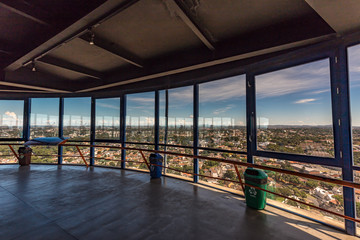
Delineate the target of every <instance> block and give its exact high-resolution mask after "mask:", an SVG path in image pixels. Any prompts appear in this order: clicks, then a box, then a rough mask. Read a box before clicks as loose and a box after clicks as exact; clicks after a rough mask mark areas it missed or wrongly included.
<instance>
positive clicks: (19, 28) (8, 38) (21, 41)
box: [0, 7, 44, 51]
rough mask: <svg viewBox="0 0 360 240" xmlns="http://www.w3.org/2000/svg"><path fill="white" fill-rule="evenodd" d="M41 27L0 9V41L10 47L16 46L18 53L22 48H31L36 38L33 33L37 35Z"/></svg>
mask: <svg viewBox="0 0 360 240" xmlns="http://www.w3.org/2000/svg"><path fill="white" fill-rule="evenodd" d="M43 27H44V26H42V25H41V24H39V23H36V22H34V21H29V20H28V19H27V18H25V17H23V16H20V15H18V14H16V13H14V12H11V11H9V10H8V9H5V8H1V7H0V33H1V34H0V41H1V42H6V43H8V44H9V45H10V44H11V45H12V46H15V45H18V49H17V50H18V51H21V50H22V48H23V47H24V46H31V45H32V44H33V41H35V40H36V38H37V37H38V36H36V35H35V34H34V33H38V32H39V31H41V30H42V29H43ZM25 40H26V41H25Z"/></svg>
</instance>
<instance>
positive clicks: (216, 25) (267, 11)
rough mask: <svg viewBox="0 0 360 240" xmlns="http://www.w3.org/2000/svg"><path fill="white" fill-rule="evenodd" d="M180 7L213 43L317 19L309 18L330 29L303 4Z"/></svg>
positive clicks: (246, 1) (237, 0) (264, 0)
mask: <svg viewBox="0 0 360 240" xmlns="http://www.w3.org/2000/svg"><path fill="white" fill-rule="evenodd" d="M183 4H184V5H185V6H186V7H187V8H188V9H189V12H190V13H191V14H192V16H193V17H194V18H196V19H197V20H198V21H199V22H200V23H201V25H202V26H203V27H204V30H205V31H206V32H208V33H210V34H211V36H212V37H213V39H214V40H217V41H223V40H226V39H230V38H235V37H239V36H242V35H245V34H247V33H249V32H254V31H257V30H262V29H265V28H267V27H271V26H279V25H280V24H284V23H286V22H288V21H294V20H296V19H302V18H306V17H308V16H310V15H313V16H315V17H317V18H316V19H314V18H312V20H313V21H312V22H311V24H312V25H315V26H319V27H322V28H326V29H327V30H329V31H331V28H330V27H329V26H328V25H327V24H326V23H325V22H324V21H323V20H322V19H321V18H320V17H318V16H317V14H316V12H315V11H313V9H312V8H311V7H309V6H308V4H306V3H305V1H304V0H272V1H269V0H257V1H251V0H231V1H218V0H206V1H191V0H184V1H183ZM303 24H305V23H303ZM310 27H311V26H310Z"/></svg>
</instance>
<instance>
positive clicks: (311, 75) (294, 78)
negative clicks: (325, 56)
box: [256, 60, 330, 99]
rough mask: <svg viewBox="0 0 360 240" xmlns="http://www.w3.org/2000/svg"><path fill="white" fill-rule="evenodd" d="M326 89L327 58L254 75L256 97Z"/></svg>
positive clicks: (327, 78)
mask: <svg viewBox="0 0 360 240" xmlns="http://www.w3.org/2000/svg"><path fill="white" fill-rule="evenodd" d="M327 89H328V90H330V70H329V63H328V61H327V60H323V61H320V62H316V63H309V64H304V65H300V66H297V67H292V68H287V69H284V70H280V71H276V72H272V73H267V74H263V75H259V76H257V77H256V97H257V98H258V99H261V98H267V97H277V96H282V95H287V94H294V93H299V92H306V91H314V90H315V92H316V91H317V94H319V93H321V92H325V91H326V90H327ZM315 94H316V93H315Z"/></svg>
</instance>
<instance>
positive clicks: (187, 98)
mask: <svg viewBox="0 0 360 240" xmlns="http://www.w3.org/2000/svg"><path fill="white" fill-rule="evenodd" d="M168 92H169V117H168V124H169V126H168V140H167V144H171V145H182V146H192V145H193V86H189V87H181V88H174V89H170V90H168Z"/></svg>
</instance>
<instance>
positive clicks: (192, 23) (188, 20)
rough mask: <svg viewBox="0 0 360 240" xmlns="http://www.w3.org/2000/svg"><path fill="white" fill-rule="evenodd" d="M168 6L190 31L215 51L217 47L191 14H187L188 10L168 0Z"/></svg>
mask: <svg viewBox="0 0 360 240" xmlns="http://www.w3.org/2000/svg"><path fill="white" fill-rule="evenodd" d="M167 4H168V6H169V7H170V8H171V9H172V10H173V11H175V12H176V14H177V15H178V16H179V17H180V18H181V20H182V21H183V22H184V23H185V24H186V25H187V26H188V27H189V28H190V30H191V31H192V32H193V33H194V34H195V35H196V36H197V37H198V38H199V39H200V40H201V41H202V42H203V43H204V44H205V46H206V47H207V48H209V49H210V50H212V51H214V50H215V47H214V45H213V44H212V43H211V40H210V39H209V38H208V37H207V36H206V35H205V34H204V32H203V31H202V30H201V28H200V27H199V24H197V23H196V21H195V20H194V19H192V18H191V17H190V14H187V13H186V10H185V9H184V8H183V7H182V6H181V4H179V3H177V1H176V0H168V1H167Z"/></svg>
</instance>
